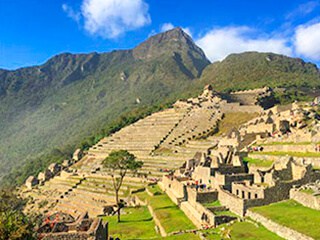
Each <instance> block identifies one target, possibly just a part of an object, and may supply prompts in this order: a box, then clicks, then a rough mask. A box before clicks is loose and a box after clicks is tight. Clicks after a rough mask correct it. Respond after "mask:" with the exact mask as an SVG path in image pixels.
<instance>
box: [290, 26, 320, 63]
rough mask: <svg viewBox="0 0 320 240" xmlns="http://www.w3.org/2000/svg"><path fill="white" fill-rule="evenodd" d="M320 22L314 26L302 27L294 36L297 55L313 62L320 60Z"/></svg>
mask: <svg viewBox="0 0 320 240" xmlns="http://www.w3.org/2000/svg"><path fill="white" fill-rule="evenodd" d="M319 43H320V22H319V23H314V24H312V25H300V26H299V27H297V29H296V31H295V36H294V47H295V50H296V53H297V54H300V55H302V56H304V57H307V58H310V59H312V60H320V44H319Z"/></svg>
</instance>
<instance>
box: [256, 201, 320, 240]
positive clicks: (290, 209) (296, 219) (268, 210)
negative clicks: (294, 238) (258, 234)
mask: <svg viewBox="0 0 320 240" xmlns="http://www.w3.org/2000/svg"><path fill="white" fill-rule="evenodd" d="M252 211H254V212H256V213H258V214H261V215H263V216H264V217H266V218H269V219H270V220H272V221H274V222H276V223H278V224H281V225H283V226H286V227H289V228H291V229H294V230H296V231H298V232H300V233H303V234H305V235H307V236H310V237H312V238H314V239H320V231H319V222H320V211H317V210H314V209H311V208H307V207H304V206H303V205H301V204H299V203H297V202H295V201H293V200H288V201H283V202H279V203H274V204H270V205H268V206H262V207H255V208H252Z"/></svg>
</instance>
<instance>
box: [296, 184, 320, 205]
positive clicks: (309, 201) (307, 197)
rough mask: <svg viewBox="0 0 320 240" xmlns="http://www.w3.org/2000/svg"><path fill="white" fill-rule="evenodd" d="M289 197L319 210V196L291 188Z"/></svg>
mask: <svg viewBox="0 0 320 240" xmlns="http://www.w3.org/2000/svg"><path fill="white" fill-rule="evenodd" d="M290 198H291V199H293V200H295V201H297V202H298V203H301V204H302V205H304V206H306V207H309V208H313V209H316V210H320V197H319V196H313V195H312V194H308V193H304V192H301V191H299V189H291V190H290Z"/></svg>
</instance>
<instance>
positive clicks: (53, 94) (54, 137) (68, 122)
mask: <svg viewBox="0 0 320 240" xmlns="http://www.w3.org/2000/svg"><path fill="white" fill-rule="evenodd" d="M319 80H320V76H319V70H318V68H317V67H316V66H315V65H314V64H311V63H306V62H304V61H303V60H301V59H297V58H290V57H286V56H282V55H277V54H273V53H257V52H247V53H241V54H232V55H230V56H228V57H227V58H226V59H225V60H223V61H221V62H215V63H212V64H211V63H210V62H209V61H208V59H207V58H206V56H205V54H204V53H203V51H202V50H201V49H200V48H199V47H198V46H196V45H195V43H194V42H193V40H192V39H191V37H190V36H188V35H187V34H186V33H185V32H183V31H182V30H181V29H180V28H175V29H173V30H170V31H167V32H165V33H161V34H157V35H155V36H152V37H150V38H149V39H148V40H146V41H145V42H143V43H141V44H140V45H138V46H137V47H135V48H134V49H131V50H122V51H112V52H109V53H90V54H70V53H63V54H59V55H57V56H54V57H53V58H51V59H49V60H48V61H47V62H46V63H44V64H43V65H40V66H33V67H27V68H21V69H18V70H15V71H7V70H4V69H0V141H1V144H0V153H1V154H0V183H1V182H9V183H13V182H15V183H21V182H22V181H24V180H25V178H26V177H27V176H28V175H30V174H37V173H38V172H39V171H40V170H42V169H44V168H45V167H46V166H47V165H48V163H50V162H54V161H57V160H62V159H63V158H65V157H67V156H68V155H70V153H71V152H72V151H73V150H74V149H75V147H79V146H80V145H82V146H87V145H90V143H91V144H92V143H94V142H95V141H97V140H98V139H99V138H100V137H102V136H103V135H104V134H106V133H109V132H112V131H115V130H118V129H119V128H120V127H122V126H124V125H125V124H129V123H131V122H133V121H135V120H137V119H138V118H139V117H143V116H145V114H147V113H150V111H155V110H157V109H160V108H161V106H162V105H165V104H167V103H172V102H173V101H175V100H177V99H179V98H187V97H190V96H197V95H198V94H199V93H200V91H201V90H202V89H203V86H204V85H206V84H212V86H213V88H214V89H216V90H219V91H225V92H226V91H230V90H239V89H250V88H257V87H264V86H270V87H285V88H292V89H293V90H294V92H293V93H289V94H287V93H286V94H287V95H288V96H287V95H286V96H285V97H286V98H285V99H287V100H288V99H289V100H292V99H297V98H298V97H299V94H297V93H296V90H295V89H296V88H300V87H301V88H302V87H304V88H307V89H314V88H319V87H320V81H319ZM312 91H313V90H312ZM280 100H281V98H280ZM281 101H282V100H281ZM152 106H154V107H152ZM101 129H102V130H103V131H101ZM91 136H93V137H92V138H89V137H91ZM85 139H89V140H88V141H84V140H85ZM1 178H2V181H1Z"/></svg>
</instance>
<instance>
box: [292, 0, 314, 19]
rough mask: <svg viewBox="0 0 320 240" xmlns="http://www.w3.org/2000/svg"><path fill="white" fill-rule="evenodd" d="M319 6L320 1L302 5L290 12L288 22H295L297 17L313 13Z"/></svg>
mask: <svg viewBox="0 0 320 240" xmlns="http://www.w3.org/2000/svg"><path fill="white" fill-rule="evenodd" d="M318 6H319V1H309V2H306V3H303V4H300V5H299V6H298V7H297V8H296V9H295V10H293V11H292V12H290V13H289V14H288V15H287V16H286V19H287V20H294V19H295V18H297V17H304V16H306V15H308V14H309V13H312V12H313V11H314V10H315V9H316V8H317V7H318Z"/></svg>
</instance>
